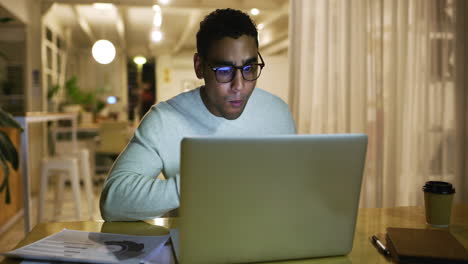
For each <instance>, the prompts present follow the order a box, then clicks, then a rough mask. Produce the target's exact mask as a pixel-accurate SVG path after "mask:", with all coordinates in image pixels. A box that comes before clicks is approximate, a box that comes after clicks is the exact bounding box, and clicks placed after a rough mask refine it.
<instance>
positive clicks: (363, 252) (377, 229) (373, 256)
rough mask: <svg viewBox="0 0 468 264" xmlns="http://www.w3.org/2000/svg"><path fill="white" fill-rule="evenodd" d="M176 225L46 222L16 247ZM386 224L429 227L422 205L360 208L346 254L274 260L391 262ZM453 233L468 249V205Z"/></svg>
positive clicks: (158, 231) (458, 210)
mask: <svg viewBox="0 0 468 264" xmlns="http://www.w3.org/2000/svg"><path fill="white" fill-rule="evenodd" d="M177 225H178V219H177V218H158V219H155V220H152V221H147V222H93V221H85V222H61V223H60V222H58V223H43V224H39V225H37V226H36V227H34V229H33V230H32V231H31V232H30V233H29V234H28V235H27V236H26V238H25V239H23V240H22V241H21V242H20V243H19V244H18V246H17V247H20V246H24V245H27V244H29V243H32V242H34V241H37V240H39V239H41V238H43V237H46V236H48V235H51V234H53V233H56V232H59V231H61V230H62V229H63V228H68V229H75V230H86V231H91V232H107V233H121V234H133V235H163V234H167V232H168V231H167V229H166V228H175V227H177ZM387 227H408V228H427V227H426V224H425V218H424V209H423V208H422V207H397V208H376V209H360V210H359V214H358V224H357V226H356V234H355V237H354V244H353V250H352V251H351V253H350V254H348V255H347V256H343V257H330V258H320V259H308V260H295V261H285V262H274V263H276V264H278V263H290V264H317V263H320V264H325V263H390V260H389V259H386V258H385V257H383V256H382V255H380V254H379V253H378V252H377V250H376V249H375V248H374V246H373V245H372V244H371V243H370V241H369V237H370V236H372V235H374V234H377V233H385V230H386V228H387ZM450 232H451V233H452V234H453V235H454V236H455V237H456V238H457V239H458V240H459V241H460V242H461V243H462V244H463V245H464V246H465V248H468V204H460V205H456V206H454V210H453V215H452V224H451V226H450ZM7 263H8V264H10V263H11V264H12V263H19V261H16V260H9V259H8V260H4V261H3V262H1V264H7ZM271 263H272V262H271Z"/></svg>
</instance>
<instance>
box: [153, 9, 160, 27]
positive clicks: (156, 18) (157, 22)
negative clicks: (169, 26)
mask: <svg viewBox="0 0 468 264" xmlns="http://www.w3.org/2000/svg"><path fill="white" fill-rule="evenodd" d="M161 24H162V15H161V13H158V12H156V14H154V19H153V25H155V26H156V27H160V26H161Z"/></svg>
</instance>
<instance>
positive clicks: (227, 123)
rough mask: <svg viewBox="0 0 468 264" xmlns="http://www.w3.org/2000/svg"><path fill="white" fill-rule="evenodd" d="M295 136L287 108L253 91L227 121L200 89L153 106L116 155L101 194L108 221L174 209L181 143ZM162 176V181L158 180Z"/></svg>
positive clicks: (142, 218)
mask: <svg viewBox="0 0 468 264" xmlns="http://www.w3.org/2000/svg"><path fill="white" fill-rule="evenodd" d="M293 133H295V126H294V121H293V119H292V117H291V114H290V112H289V109H288V106H287V105H286V103H284V102H283V101H282V100H281V99H280V98H278V97H276V96H275V95H272V94H270V93H268V92H266V91H264V90H261V89H259V88H255V90H254V92H253V93H252V95H251V97H250V99H249V101H248V103H247V106H246V107H245V109H244V112H243V113H242V115H241V116H240V117H239V118H237V119H235V120H227V119H225V118H222V117H217V116H214V115H213V114H211V113H210V112H209V111H208V109H207V108H206V107H205V105H204V104H203V102H202V100H201V97H200V88H197V89H194V90H191V91H188V92H185V93H182V94H180V95H178V96H176V97H174V98H172V99H170V100H168V101H166V102H161V103H158V104H157V105H154V106H153V107H152V108H151V110H150V111H149V112H148V113H147V114H146V115H145V117H144V118H143V120H142V121H141V123H140V125H139V127H138V128H137V130H136V131H135V134H134V136H133V138H132V139H131V141H130V143H129V144H128V145H127V147H126V148H125V150H124V151H123V152H122V153H121V154H120V156H119V157H118V159H117V160H116V162H115V163H114V166H113V168H112V170H111V172H110V174H109V176H108V177H107V180H106V182H105V183H104V187H103V190H102V194H101V201H100V206H101V214H102V217H103V218H104V219H105V220H107V221H133V220H144V219H152V218H156V217H159V216H161V215H163V214H165V213H167V212H169V211H171V210H173V209H176V208H178V207H179V186H180V184H179V183H180V181H181V180H183V175H182V179H180V175H179V162H180V142H181V140H182V138H184V137H190V136H209V135H213V136H261V135H277V134H293ZM160 172H162V173H163V175H164V177H165V180H161V179H158V178H157V176H158V175H159V173H160Z"/></svg>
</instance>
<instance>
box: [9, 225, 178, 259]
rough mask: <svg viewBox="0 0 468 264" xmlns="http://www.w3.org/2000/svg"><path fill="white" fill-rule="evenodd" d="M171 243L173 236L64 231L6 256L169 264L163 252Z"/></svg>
mask: <svg viewBox="0 0 468 264" xmlns="http://www.w3.org/2000/svg"><path fill="white" fill-rule="evenodd" d="M168 239H169V235H164V236H135V235H120V234H109V233H95V232H85V231H75V230H68V229H64V230H62V231H60V232H58V233H56V234H53V235H51V236H48V237H46V238H43V239H41V240H39V241H36V242H34V243H32V244H29V245H27V246H24V247H21V248H18V249H15V250H12V251H10V252H7V253H4V254H3V255H5V256H7V257H16V258H24V259H29V260H40V261H47V262H48V263H54V262H58V261H67V262H69V261H72V262H82V263H124V264H126V263H128V264H130V263H135V264H137V263H145V264H146V263H148V264H149V263H168V262H167V260H164V259H165V258H167V256H166V255H167V254H165V253H164V252H163V251H164V250H162V249H163V248H165V247H164V246H165V244H166V242H168ZM166 248H167V247H166ZM30 263H34V262H30ZM169 263H170V262H169Z"/></svg>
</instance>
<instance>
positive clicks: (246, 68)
mask: <svg viewBox="0 0 468 264" xmlns="http://www.w3.org/2000/svg"><path fill="white" fill-rule="evenodd" d="M258 56H259V57H260V60H261V61H262V62H261V63H249V64H246V65H243V66H220V67H213V66H211V65H210V64H208V63H206V64H207V65H208V66H209V67H210V69H211V70H212V71H213V72H214V73H215V77H216V81H218V82H220V83H228V82H232V80H234V77H235V76H236V72H237V70H240V71H241V73H242V78H244V80H246V81H249V82H251V81H255V80H257V79H258V77H260V74H261V73H262V69H263V67H265V62H264V61H263V58H262V55H260V52H259V53H258Z"/></svg>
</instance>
